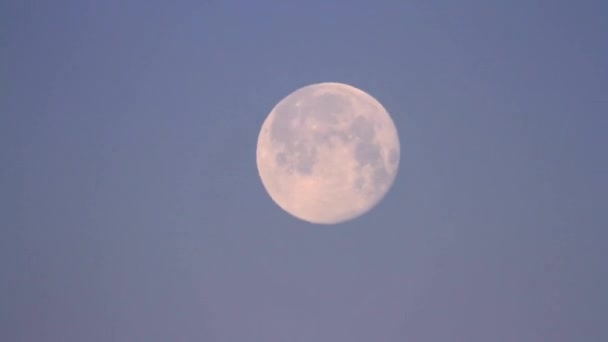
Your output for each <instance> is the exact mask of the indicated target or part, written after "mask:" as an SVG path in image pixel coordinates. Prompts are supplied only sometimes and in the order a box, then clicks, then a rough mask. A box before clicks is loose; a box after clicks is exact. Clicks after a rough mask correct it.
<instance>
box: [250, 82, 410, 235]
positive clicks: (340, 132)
mask: <svg viewBox="0 0 608 342" xmlns="http://www.w3.org/2000/svg"><path fill="white" fill-rule="evenodd" d="M399 156H400V147H399V137H398V135H397V130H396V128H395V125H394V123H393V121H392V119H391V118H390V116H389V114H388V112H387V111H386V110H385V109H384V107H383V106H382V105H381V104H380V103H379V102H378V101H377V100H376V99H374V98H373V97H372V96H370V95H369V94H367V93H365V92H364V91H362V90H360V89H357V88H355V87H352V86H350V85H347V84H342V83H318V84H312V85H308V86H305V87H303V88H300V89H298V90H296V91H294V92H293V93H291V94H289V95H288V96H287V97H285V98H284V99H283V100H281V101H280V102H279V103H278V104H277V105H276V106H275V107H274V108H273V109H272V111H271V112H270V114H269V115H268V117H267V118H266V120H265V121H264V124H263V125H262V129H261V131H260V134H259V137H258V145H257V167H258V172H259V174H260V178H261V180H262V183H263V184H264V187H265V188H266V191H267V192H268V194H269V195H270V197H271V198H272V200H273V201H274V202H275V203H276V204H277V205H278V206H279V207H281V208H282V209H283V210H285V211H286V212H288V213H290V214H291V215H293V216H295V217H297V218H299V219H301V220H304V221H308V222H311V223H317V224H335V223H340V222H344V221H348V220H351V219H354V218H356V217H359V216H361V215H362V214H364V213H366V212H368V211H369V210H370V209H372V208H373V207H374V206H376V205H377V204H378V203H379V202H380V200H381V199H382V198H383V197H384V196H385V195H386V193H387V192H388V190H389V188H390V187H391V185H392V184H393V181H394V179H395V175H396V174H397V170H398V167H399Z"/></svg>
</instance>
